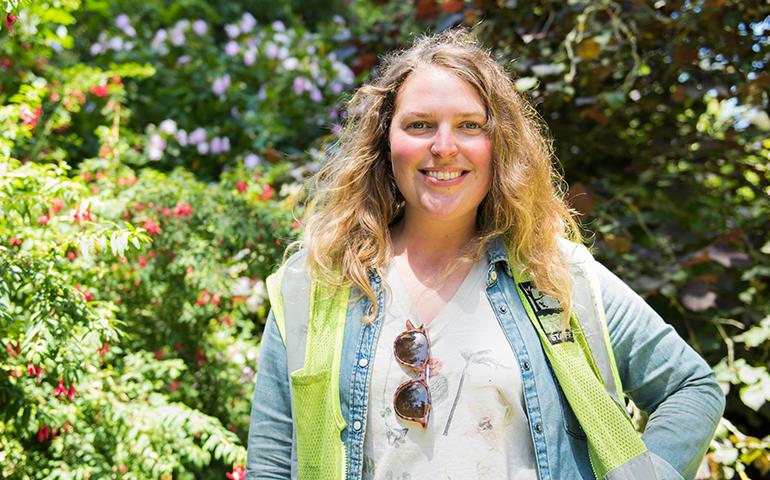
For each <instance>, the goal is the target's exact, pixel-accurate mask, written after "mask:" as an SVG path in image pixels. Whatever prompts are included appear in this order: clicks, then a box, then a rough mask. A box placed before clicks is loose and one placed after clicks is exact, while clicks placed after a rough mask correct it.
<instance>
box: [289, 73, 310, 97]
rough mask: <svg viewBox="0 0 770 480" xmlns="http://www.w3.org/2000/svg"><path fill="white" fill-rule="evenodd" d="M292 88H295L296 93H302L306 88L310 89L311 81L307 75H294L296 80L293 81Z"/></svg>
mask: <svg viewBox="0 0 770 480" xmlns="http://www.w3.org/2000/svg"><path fill="white" fill-rule="evenodd" d="M292 89H293V90H294V93H296V94H297V95H300V94H302V92H304V91H305V90H309V89H310V82H309V81H308V79H306V78H305V77H294V82H293V83H292Z"/></svg>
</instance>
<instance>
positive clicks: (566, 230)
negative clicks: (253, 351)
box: [302, 29, 580, 321]
mask: <svg viewBox="0 0 770 480" xmlns="http://www.w3.org/2000/svg"><path fill="white" fill-rule="evenodd" d="M428 65H432V66H439V67H442V68H445V69H447V70H449V71H451V72H453V73H454V74H455V75H457V76H458V77H459V78H461V79H463V80H465V81H466V82H468V83H469V84H471V85H472V86H473V87H474V88H475V89H476V91H477V92H478V94H479V96H480V97H481V99H482V100H483V102H484V104H485V106H486V108H487V117H488V120H487V123H486V125H485V127H484V128H485V130H486V132H487V134H488V135H489V136H490V139H491V140H492V155H493V162H492V163H493V167H492V181H491V185H490V189H489V192H488V194H487V196H486V198H485V199H484V200H483V201H482V202H481V204H480V205H479V209H478V213H477V230H476V236H475V237H474V239H473V241H472V242H471V246H470V248H469V250H468V252H469V253H468V257H469V258H471V259H476V258H479V257H480V255H482V254H483V252H484V251H485V249H486V248H487V246H488V244H489V242H490V241H492V239H494V238H495V237H497V236H502V237H503V238H504V240H505V242H506V245H507V247H508V251H509V252H511V255H512V257H514V258H511V259H510V260H511V261H512V262H514V265H516V267H517V268H519V269H521V270H523V271H525V272H526V273H527V274H529V275H530V276H531V278H532V280H533V281H534V283H535V285H536V286H537V287H538V288H539V289H540V290H541V291H543V292H544V293H546V294H549V295H551V296H553V297H555V298H556V299H557V300H558V301H559V302H560V303H561V305H562V306H563V307H564V313H565V319H566V318H568V315H569V312H570V311H571V306H572V305H571V303H572V302H571V291H572V283H571V278H570V275H569V267H568V265H567V263H566V261H565V259H564V258H563V257H562V255H561V254H560V251H559V247H558V239H559V238H560V237H561V238H568V239H570V240H572V241H576V242H580V230H579V228H578V225H577V224H576V222H575V220H574V219H573V217H572V215H571V211H570V209H569V208H568V207H567V205H566V204H565V202H564V201H563V196H564V182H563V180H562V178H561V176H560V175H559V174H558V172H557V171H556V170H555V169H554V167H553V164H552V159H553V149H552V146H551V142H550V140H549V137H548V133H547V130H546V128H545V127H544V124H543V122H542V121H541V120H540V118H539V116H538V115H537V113H536V112H535V110H534V108H533V107H532V106H531V105H530V104H529V103H528V102H527V101H526V100H525V99H524V98H522V96H521V95H520V94H519V93H518V92H517V91H516V88H515V86H514V84H513V82H512V80H511V78H510V77H509V75H508V74H507V73H506V71H505V69H504V68H503V67H502V66H501V65H500V64H499V63H498V62H497V61H495V60H494V59H493V57H492V56H491V54H490V52H489V51H487V50H485V49H483V48H481V47H480V46H479V45H478V43H477V42H476V41H475V40H474V39H473V37H472V36H471V34H470V33H468V32H466V31H464V30H459V29H458V30H450V31H446V32H443V33H441V34H438V35H433V36H424V37H420V38H418V39H416V40H415V42H414V44H413V45H412V46H411V47H410V48H409V49H406V50H403V51H398V52H394V53H391V54H389V55H388V56H386V57H385V58H384V59H383V61H382V63H381V64H380V66H379V67H378V69H377V70H378V71H377V73H376V74H375V75H374V77H373V78H372V79H371V80H370V81H369V82H368V83H367V84H365V85H363V86H362V87H360V88H359V89H358V90H357V91H356V92H355V94H354V95H353V97H352V98H351V99H350V101H349V103H348V105H347V114H348V117H347V119H346V123H345V125H344V127H343V130H342V133H341V135H340V137H339V140H338V142H337V144H335V146H334V148H333V149H332V151H331V154H330V159H329V160H328V162H327V163H326V164H325V165H324V166H323V167H322V168H321V169H320V171H319V172H318V173H317V174H316V175H315V176H314V178H313V179H312V180H311V185H310V197H309V202H308V209H307V216H306V219H305V228H304V235H303V239H302V244H303V246H304V248H305V250H306V252H307V261H308V264H309V267H310V271H311V272H312V275H313V276H314V278H319V279H321V280H323V281H327V282H329V283H331V284H336V285H340V284H346V285H351V284H352V286H354V287H356V288H357V289H358V290H360V292H361V293H363V294H364V295H365V296H366V297H368V298H369V299H370V300H371V301H372V304H373V305H374V311H373V312H372V314H371V315H370V316H369V317H368V318H367V319H366V321H370V320H372V319H374V318H376V315H377V311H376V309H377V301H376V296H375V292H374V290H373V289H372V287H371V286H370V282H369V275H371V274H372V273H373V272H380V273H381V268H382V267H384V266H386V265H387V264H388V262H389V261H390V257H391V248H392V245H391V240H390V227H391V226H392V225H393V224H394V223H395V222H396V221H397V220H398V219H399V217H400V215H402V214H403V209H404V200H403V197H402V196H401V193H400V192H399V191H398V188H397V187H396V184H395V182H394V179H393V172H392V169H391V163H390V159H389V155H390V146H389V141H388V139H389V130H390V124H391V120H392V117H393V112H394V108H395V104H396V96H397V95H398V92H399V90H400V88H401V86H402V85H403V84H404V81H405V80H406V78H407V77H408V76H409V75H410V74H411V73H412V72H414V71H415V70H416V69H417V68H419V67H423V66H428Z"/></svg>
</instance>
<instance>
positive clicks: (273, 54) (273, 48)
mask: <svg viewBox="0 0 770 480" xmlns="http://www.w3.org/2000/svg"><path fill="white" fill-rule="evenodd" d="M265 55H267V58H269V59H270V60H273V59H275V58H277V57H278V46H277V45H276V44H274V43H273V42H268V43H267V45H265Z"/></svg>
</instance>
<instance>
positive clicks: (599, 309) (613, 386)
mask: <svg viewBox="0 0 770 480" xmlns="http://www.w3.org/2000/svg"><path fill="white" fill-rule="evenodd" d="M559 248H560V250H561V252H562V254H563V255H564V256H565V257H566V258H567V261H568V263H569V265H570V271H571V273H572V304H573V311H574V312H575V315H576V316H577V318H578V319H579V321H580V326H581V327H582V329H583V333H584V334H585V337H586V341H587V342H588V345H589V347H590V349H591V356H592V357H593V359H594V362H595V363H596V367H597V369H598V370H599V374H600V375H601V377H602V381H603V382H604V388H605V389H606V390H607V393H609V394H610V396H611V397H612V398H613V399H614V400H615V401H616V402H617V403H618V404H619V405H621V406H624V405H625V402H623V398H624V395H623V386H622V384H621V381H620V375H619V374H618V368H617V364H616V363H615V355H614V354H613V352H612V345H611V343H610V336H609V331H608V330H607V318H606V316H605V312H604V303H603V301H602V291H601V286H600V285H599V277H598V275H597V274H596V270H595V262H596V261H595V260H594V258H593V256H592V255H591V253H590V252H589V251H588V249H587V248H586V247H585V246H583V245H579V244H577V243H573V242H570V241H568V240H564V239H560V240H559ZM624 411H625V409H624Z"/></svg>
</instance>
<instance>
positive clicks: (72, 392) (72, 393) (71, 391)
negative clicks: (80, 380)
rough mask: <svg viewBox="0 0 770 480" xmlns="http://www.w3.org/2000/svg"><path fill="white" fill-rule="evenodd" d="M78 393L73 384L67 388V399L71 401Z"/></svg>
mask: <svg viewBox="0 0 770 480" xmlns="http://www.w3.org/2000/svg"><path fill="white" fill-rule="evenodd" d="M76 393H77V390H75V387H74V386H73V385H70V388H68V389H67V400H69V401H70V402H71V401H72V399H73V398H75V394H76Z"/></svg>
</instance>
